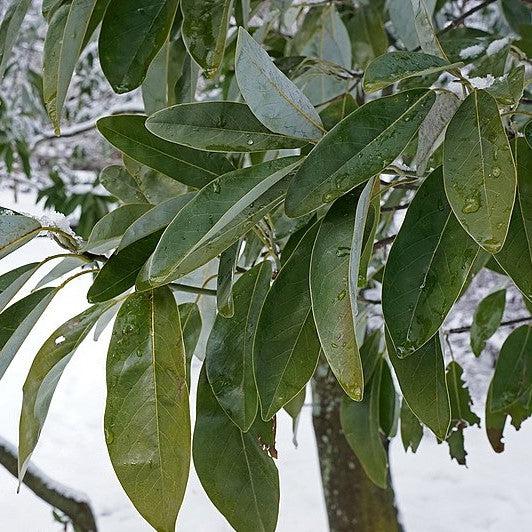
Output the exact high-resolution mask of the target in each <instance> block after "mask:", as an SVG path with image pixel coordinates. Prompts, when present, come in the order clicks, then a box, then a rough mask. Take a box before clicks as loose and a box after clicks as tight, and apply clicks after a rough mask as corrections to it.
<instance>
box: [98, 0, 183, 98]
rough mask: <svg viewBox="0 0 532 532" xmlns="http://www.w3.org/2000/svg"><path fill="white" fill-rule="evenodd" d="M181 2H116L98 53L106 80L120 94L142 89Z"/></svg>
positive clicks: (111, 6)
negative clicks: (148, 70)
mask: <svg viewBox="0 0 532 532" xmlns="http://www.w3.org/2000/svg"><path fill="white" fill-rule="evenodd" d="M177 3H178V0H114V1H113V2H111V3H110V4H109V8H108V9H107V11H106V13H105V16H104V18H103V22H102V28H101V30H100V38H99V42H98V50H99V55H100V64H101V66H102V70H103V73H104V74H105V77H106V78H107V79H108V80H109V83H110V84H111V87H113V90H114V91H115V92H117V93H119V94H120V93H123V92H128V91H131V90H133V89H136V88H137V87H139V86H140V84H141V83H142V81H143V80H144V78H145V77H146V71H147V69H148V66H149V65H150V63H151V61H152V59H153V58H154V57H155V55H156V54H157V52H158V51H159V49H160V48H161V46H162V45H163V44H164V42H165V41H166V38H167V37H168V33H169V32H170V28H171V26H172V22H173V20H174V16H175V13H176V9H177Z"/></svg>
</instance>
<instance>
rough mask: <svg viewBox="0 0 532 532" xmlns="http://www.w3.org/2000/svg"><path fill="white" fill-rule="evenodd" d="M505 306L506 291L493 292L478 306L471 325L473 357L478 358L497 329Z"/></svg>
mask: <svg viewBox="0 0 532 532" xmlns="http://www.w3.org/2000/svg"><path fill="white" fill-rule="evenodd" d="M505 305H506V289H503V290H497V292H493V293H492V294H490V295H489V296H486V297H485V298H484V299H483V300H482V301H481V302H480V303H479V304H478V307H477V308H476V310H475V314H474V315H473V323H472V324H471V350H472V351H473V353H474V354H475V356H477V357H478V356H480V354H481V353H482V351H483V350H484V347H486V341H487V340H489V339H490V338H491V337H492V336H493V335H494V334H495V332H496V331H497V329H498V328H499V325H500V324H501V320H502V315H503V313H504V307H505Z"/></svg>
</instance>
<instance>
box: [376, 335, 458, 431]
mask: <svg viewBox="0 0 532 532" xmlns="http://www.w3.org/2000/svg"><path fill="white" fill-rule="evenodd" d="M386 344H387V347H388V356H389V358H390V362H391V363H392V366H393V369H394V371H395V375H396V376H397V381H398V382H399V386H400V387H401V391H402V392H403V397H404V401H406V403H407V404H408V406H409V407H410V409H411V410H412V412H413V413H414V414H415V415H416V417H417V418H418V419H419V420H420V421H421V422H422V423H423V424H424V425H426V426H427V427H428V428H429V429H430V430H432V432H434V434H436V436H437V437H438V438H439V439H440V440H444V439H445V437H446V435H447V430H448V428H449V424H450V422H451V407H450V402H449V392H448V390H447V383H446V380H445V366H444V361H443V352H442V347H441V339H440V337H439V334H436V335H435V336H434V337H433V338H432V339H431V340H429V341H428V342H427V343H426V344H425V345H424V346H423V347H421V348H420V349H418V350H417V351H416V352H415V353H413V354H412V355H411V356H409V357H408V358H399V357H398V356H397V353H396V351H395V350H394V348H393V345H392V344H391V342H390V338H389V335H388V334H387V335H386Z"/></svg>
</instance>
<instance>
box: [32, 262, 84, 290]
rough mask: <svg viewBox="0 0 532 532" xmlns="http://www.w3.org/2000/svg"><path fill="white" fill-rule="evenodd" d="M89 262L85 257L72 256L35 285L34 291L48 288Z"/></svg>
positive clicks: (57, 265)
mask: <svg viewBox="0 0 532 532" xmlns="http://www.w3.org/2000/svg"><path fill="white" fill-rule="evenodd" d="M87 262H89V259H86V258H85V257H82V256H80V255H71V256H68V257H65V258H64V259H63V260H62V261H61V262H59V263H58V264H56V265H55V266H54V267H53V268H52V269H51V270H50V271H49V272H48V273H47V274H46V275H45V276H44V277H43V278H42V279H41V280H40V281H39V282H38V283H37V284H36V285H35V287H34V288H33V290H38V289H39V288H42V287H43V286H46V285H47V284H48V283H51V282H53V281H55V280H56V279H59V278H60V277H63V276H64V275H66V274H67V273H70V272H71V271H73V270H75V269H76V268H79V267H80V266H83V265H84V264H87Z"/></svg>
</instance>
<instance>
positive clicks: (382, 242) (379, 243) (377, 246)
mask: <svg viewBox="0 0 532 532" xmlns="http://www.w3.org/2000/svg"><path fill="white" fill-rule="evenodd" d="M396 236H397V235H392V236H388V237H386V238H383V239H382V240H377V242H375V244H373V251H375V250H376V249H381V248H383V247H386V246H387V245H388V244H391V243H392V242H393V241H394V240H395V237H396Z"/></svg>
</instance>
